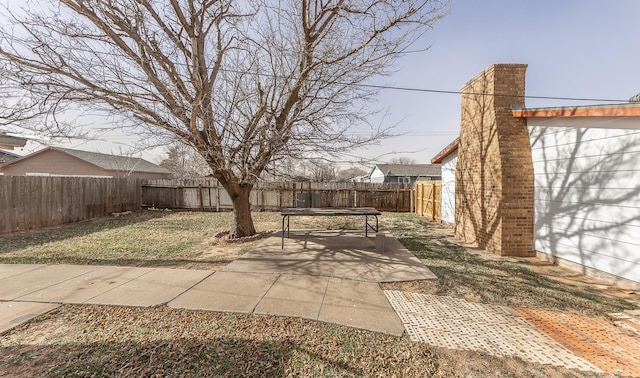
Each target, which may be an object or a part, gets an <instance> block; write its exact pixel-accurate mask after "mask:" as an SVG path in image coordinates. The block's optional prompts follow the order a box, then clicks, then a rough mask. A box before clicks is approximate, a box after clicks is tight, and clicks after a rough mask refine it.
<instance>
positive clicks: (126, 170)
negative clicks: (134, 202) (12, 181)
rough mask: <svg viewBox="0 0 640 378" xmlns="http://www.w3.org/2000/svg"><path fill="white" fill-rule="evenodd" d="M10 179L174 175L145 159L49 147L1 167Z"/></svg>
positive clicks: (166, 176)
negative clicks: (13, 177) (25, 177)
mask: <svg viewBox="0 0 640 378" xmlns="http://www.w3.org/2000/svg"><path fill="white" fill-rule="evenodd" d="M0 173H2V174H4V175H7V176H75V177H133V178H147V179H168V178H170V177H171V172H170V171H169V170H167V169H165V168H162V167H160V166H157V165H155V164H153V163H150V162H148V161H146V160H144V159H140V158H135V157H128V156H119V155H109V154H101V153H97V152H87V151H80V150H72V149H68V148H60V147H48V148H45V149H43V150H40V151H37V152H34V153H32V154H30V155H27V156H24V157H21V158H18V159H15V160H12V161H11V162H9V163H7V164H5V165H3V166H1V167H0Z"/></svg>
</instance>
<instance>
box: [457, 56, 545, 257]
mask: <svg viewBox="0 0 640 378" xmlns="http://www.w3.org/2000/svg"><path fill="white" fill-rule="evenodd" d="M525 71H526V65H524V64H496V65H493V66H491V67H489V68H487V69H486V70H485V71H483V72H482V73H480V74H479V75H478V76H476V77H475V78H473V79H472V80H471V81H469V82H468V83H467V84H466V85H465V86H464V87H463V92H465V94H464V95H463V97H462V119H461V127H460V144H459V148H458V163H457V166H456V225H455V229H456V237H458V238H460V239H463V240H465V241H466V242H468V243H474V244H477V245H478V247H480V248H484V249H487V250H488V251H490V252H492V253H494V254H497V255H502V256H530V255H532V254H533V166H532V163H531V151H530V149H529V134H528V132H527V127H526V121H525V120H524V119H521V118H515V117H513V112H512V110H511V106H512V105H513V104H520V103H523V102H524V86H525Z"/></svg>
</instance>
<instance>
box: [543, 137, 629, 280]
mask: <svg viewBox="0 0 640 378" xmlns="http://www.w3.org/2000/svg"><path fill="white" fill-rule="evenodd" d="M530 138H531V147H532V153H533V161H534V167H535V168H534V169H535V214H536V217H535V226H534V235H535V247H536V250H538V251H541V252H544V253H547V254H549V255H552V256H554V257H557V258H560V259H564V260H568V261H569V262H573V263H576V264H580V265H582V267H581V269H582V272H583V273H588V272H587V268H593V269H596V270H599V271H604V272H606V273H610V274H613V275H615V276H619V277H623V278H626V279H630V280H633V281H640V254H639V253H638V251H639V250H640V242H639V240H640V238H638V235H639V234H640V169H639V168H638V164H637V162H638V161H640V131H638V130H624V129H606V128H575V127H532V128H531V131H530Z"/></svg>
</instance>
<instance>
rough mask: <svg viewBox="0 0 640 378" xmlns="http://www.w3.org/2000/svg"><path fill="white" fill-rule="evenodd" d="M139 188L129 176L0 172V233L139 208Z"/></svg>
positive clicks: (137, 183) (138, 183)
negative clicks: (108, 176)
mask: <svg viewBox="0 0 640 378" xmlns="http://www.w3.org/2000/svg"><path fill="white" fill-rule="evenodd" d="M141 192H142V191H141V180H140V179H133V178H89V177H47V176H0V233H6V232H14V231H23V230H33V229H38V228H42V227H48V226H55V225H59V224H64V223H71V222H78V221H81V220H85V219H91V218H98V217H104V216H108V215H110V214H112V213H120V212H124V211H135V210H139V209H140V208H141V203H140V198H141Z"/></svg>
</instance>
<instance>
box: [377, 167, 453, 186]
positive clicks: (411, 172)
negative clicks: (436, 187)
mask: <svg viewBox="0 0 640 378" xmlns="http://www.w3.org/2000/svg"><path fill="white" fill-rule="evenodd" d="M440 178H441V173H440V164H378V165H376V166H375V167H374V168H373V170H372V171H371V173H370V174H369V179H370V181H371V182H372V183H405V184H413V183H415V182H416V180H440Z"/></svg>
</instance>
